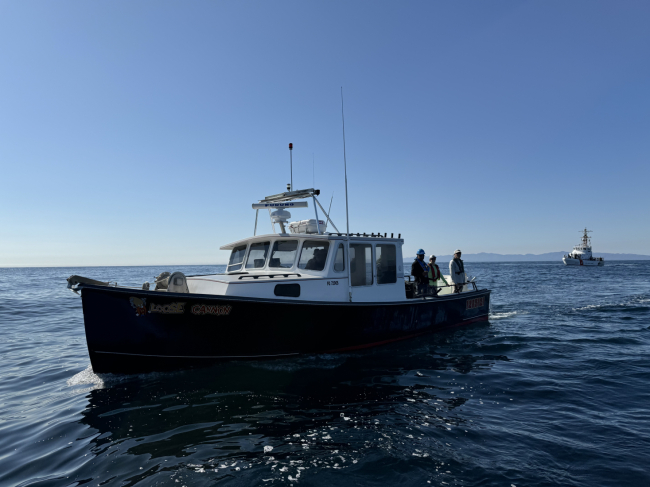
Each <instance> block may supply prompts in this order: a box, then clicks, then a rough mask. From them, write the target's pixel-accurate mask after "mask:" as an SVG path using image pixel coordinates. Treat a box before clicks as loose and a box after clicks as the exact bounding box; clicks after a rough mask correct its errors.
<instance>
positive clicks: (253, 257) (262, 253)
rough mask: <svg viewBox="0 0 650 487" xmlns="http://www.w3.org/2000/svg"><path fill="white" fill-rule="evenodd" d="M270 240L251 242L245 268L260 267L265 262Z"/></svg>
mask: <svg viewBox="0 0 650 487" xmlns="http://www.w3.org/2000/svg"><path fill="white" fill-rule="evenodd" d="M270 246H271V242H255V243H252V244H251V249H250V250H249V251H248V259H247V260H246V269H260V268H262V267H264V264H265V263H266V257H267V256H268V254H269V247H270Z"/></svg>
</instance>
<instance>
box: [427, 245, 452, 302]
mask: <svg viewBox="0 0 650 487" xmlns="http://www.w3.org/2000/svg"><path fill="white" fill-rule="evenodd" d="M440 280H442V281H444V282H445V285H447V286H449V283H448V282H447V279H445V276H443V275H442V272H440V267H438V264H436V256H435V255H430V256H429V287H430V288H431V289H433V293H434V294H438V281H440Z"/></svg>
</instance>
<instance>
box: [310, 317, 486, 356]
mask: <svg viewBox="0 0 650 487" xmlns="http://www.w3.org/2000/svg"><path fill="white" fill-rule="evenodd" d="M487 319H488V315H482V316H477V317H476V318H470V319H468V320H464V321H463V322H462V323H456V324H454V325H448V326H443V327H442V328H438V329H437V330H426V331H421V332H419V333H414V334H412V335H406V336H403V337H397V338H391V339H389V340H382V341H380V342H373V343H365V344H363V345H354V346H352V347H345V348H336V349H334V350H326V351H324V352H320V353H338V352H350V351H352V350H361V349H364V348H371V347H378V346H381V345H386V344H388V343H393V342H399V341H401V340H408V339H409V338H415V337H419V336H422V335H426V334H427V333H435V332H437V331H440V330H446V329H449V328H454V327H456V326H462V325H468V324H470V323H474V322H477V321H487Z"/></svg>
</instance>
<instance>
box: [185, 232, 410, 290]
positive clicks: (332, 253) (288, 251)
mask: <svg viewBox="0 0 650 487" xmlns="http://www.w3.org/2000/svg"><path fill="white" fill-rule="evenodd" d="M346 243H347V237H345V236H338V235H336V234H328V235H319V234H270V235H257V236H255V237H250V238H247V239H244V240H239V241H237V242H233V243H230V244H228V245H224V246H223V247H221V250H230V251H231V254H230V260H229V262H228V267H227V269H226V273H225V274H215V275H211V276H196V277H188V278H187V285H188V289H189V291H190V293H200V294H221V295H226V296H246V297H256V298H268V299H278V297H281V298H297V300H308V301H330V302H332V301H356V302H373V301H404V300H405V299H406V292H405V287H404V264H403V262H402V260H403V258H402V244H403V243H404V240H403V239H401V238H389V237H371V236H367V237H362V236H360V237H350V268H351V270H352V272H351V278H352V283H351V284H352V286H351V289H352V291H351V292H352V295H351V296H349V295H348V293H349V286H348V271H347V269H346V266H347V262H348V259H347V255H346V254H345V252H346Z"/></svg>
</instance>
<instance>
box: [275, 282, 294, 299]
mask: <svg viewBox="0 0 650 487" xmlns="http://www.w3.org/2000/svg"><path fill="white" fill-rule="evenodd" d="M273 292H274V294H275V295H276V296H286V297H289V298H299V297H300V284H278V285H276V286H275V290H274V291H273Z"/></svg>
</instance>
